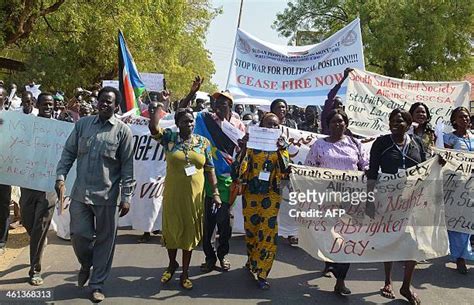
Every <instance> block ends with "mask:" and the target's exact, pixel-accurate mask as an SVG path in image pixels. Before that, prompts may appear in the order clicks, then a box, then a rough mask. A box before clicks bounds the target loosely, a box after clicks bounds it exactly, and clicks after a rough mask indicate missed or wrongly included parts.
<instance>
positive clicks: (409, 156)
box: [367, 109, 426, 305]
mask: <svg viewBox="0 0 474 305" xmlns="http://www.w3.org/2000/svg"><path fill="white" fill-rule="evenodd" d="M389 120H390V122H389V127H390V132H391V133H390V134H388V135H383V136H380V137H378V138H377V139H376V140H375V142H374V144H373V145H372V149H371V150H370V163H369V170H368V171H367V179H368V181H369V187H368V188H369V191H371V190H373V188H374V185H375V182H376V180H377V178H378V172H379V169H380V170H381V171H382V173H384V174H396V173H397V172H398V171H399V170H404V169H407V168H410V167H413V166H416V165H417V164H419V163H421V162H424V161H426V153H425V147H424V145H423V143H422V141H421V139H420V138H419V137H417V136H414V135H409V134H408V133H407V132H408V129H409V128H410V126H411V124H412V117H411V115H410V113H409V112H407V111H405V110H401V109H395V110H393V111H392V112H391V113H390V116H389ZM368 214H369V215H370V216H372V217H373V214H374V211H373V207H372V209H369V211H368ZM392 264H393V262H385V263H384V265H385V285H384V287H382V288H381V290H380V292H381V294H382V296H384V297H386V298H391V299H394V298H395V294H394V292H393V288H392ZM404 265H405V270H404V277H403V284H402V287H401V288H400V294H401V295H403V296H404V297H405V298H407V300H408V301H409V302H410V304H413V305H418V304H421V301H420V299H419V298H418V296H417V295H416V294H415V293H414V292H413V291H412V290H411V289H410V287H411V281H412V278H413V271H414V270H415V266H416V261H405V263H404Z"/></svg>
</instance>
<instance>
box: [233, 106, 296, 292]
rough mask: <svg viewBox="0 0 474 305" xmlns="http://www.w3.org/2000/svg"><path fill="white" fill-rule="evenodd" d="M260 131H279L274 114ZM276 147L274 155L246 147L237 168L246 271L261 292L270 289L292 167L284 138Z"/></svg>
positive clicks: (271, 114) (262, 124)
mask: <svg viewBox="0 0 474 305" xmlns="http://www.w3.org/2000/svg"><path fill="white" fill-rule="evenodd" d="M260 127H265V128H280V120H279V119H278V117H277V116H276V115H275V114H273V113H267V114H265V116H264V117H263V118H262V121H261V123H260ZM244 142H245V141H244ZM277 144H278V150H277V151H273V152H267V151H261V150H256V149H250V148H245V146H244V148H243V150H242V151H241V154H240V158H239V159H240V160H241V161H240V162H239V164H238V165H237V168H238V177H239V179H240V181H241V183H242V184H243V190H242V191H243V196H242V210H243V214H244V229H245V233H246V235H245V242H246V244H247V256H248V259H247V263H246V264H245V267H246V268H247V269H248V270H249V271H250V272H251V273H252V275H253V276H255V275H256V276H257V280H258V282H257V283H258V287H259V288H260V289H268V288H270V284H269V283H268V281H267V277H268V274H269V273H270V270H271V268H272V265H273V261H274V260H275V256H276V250H277V244H276V243H277V238H278V224H277V217H278V211H279V210H280V201H281V192H280V191H281V187H280V182H281V179H282V177H283V176H284V175H286V173H287V168H288V164H289V154H288V151H287V149H286V148H287V144H286V143H285V141H284V140H283V138H280V140H279V141H278V143H277Z"/></svg>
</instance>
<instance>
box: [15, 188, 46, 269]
mask: <svg viewBox="0 0 474 305" xmlns="http://www.w3.org/2000/svg"><path fill="white" fill-rule="evenodd" d="M20 210H21V222H22V223H23V226H24V227H25V229H26V231H27V232H28V235H29V236H30V272H29V275H30V277H32V276H33V275H35V274H38V273H40V272H41V257H42V256H43V250H44V244H45V241H46V235H47V234H48V229H49V225H50V224H51V219H52V218H53V212H54V203H53V202H52V203H49V202H48V200H47V199H46V193H45V192H41V191H35V190H30V189H27V188H21V197H20Z"/></svg>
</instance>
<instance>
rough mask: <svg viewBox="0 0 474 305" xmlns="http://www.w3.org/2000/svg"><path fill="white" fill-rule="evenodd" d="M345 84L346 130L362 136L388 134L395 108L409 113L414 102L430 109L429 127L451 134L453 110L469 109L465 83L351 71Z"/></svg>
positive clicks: (469, 88)
mask: <svg viewBox="0 0 474 305" xmlns="http://www.w3.org/2000/svg"><path fill="white" fill-rule="evenodd" d="M348 79H349V81H348V83H347V93H346V102H345V107H346V108H345V110H346V113H347V115H348V116H349V119H350V123H349V128H350V130H351V131H352V132H354V133H356V134H360V135H363V136H378V135H380V134H383V133H389V128H388V123H389V122H388V121H389V116H390V113H391V112H392V111H393V110H394V109H397V108H401V109H404V110H407V111H408V110H409V109H410V107H411V105H413V104H415V103H416V102H422V103H425V104H426V105H427V106H428V108H429V109H430V113H431V124H432V125H437V124H438V123H444V124H445V127H446V128H445V131H446V132H449V131H451V130H452V128H451V123H450V122H449V118H450V116H451V113H452V111H453V109H454V108H456V107H458V106H465V107H466V108H469V95H470V94H471V86H470V84H469V82H467V81H463V82H427V81H413V80H406V79H398V78H393V77H388V76H383V75H380V74H376V73H372V72H367V71H361V70H357V69H356V70H354V71H352V72H351V73H350V75H349V77H348Z"/></svg>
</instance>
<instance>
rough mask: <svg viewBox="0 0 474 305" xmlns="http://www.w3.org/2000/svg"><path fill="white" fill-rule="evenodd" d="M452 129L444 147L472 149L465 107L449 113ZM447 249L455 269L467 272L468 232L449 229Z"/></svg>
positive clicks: (470, 255) (473, 143)
mask: <svg viewBox="0 0 474 305" xmlns="http://www.w3.org/2000/svg"><path fill="white" fill-rule="evenodd" d="M450 121H451V124H452V125H453V128H454V131H453V132H451V133H448V134H445V135H444V137H443V140H444V147H446V148H451V149H458V150H464V151H474V133H473V132H472V131H471V130H469V128H470V125H471V119H470V114H469V110H468V109H467V108H466V107H457V108H456V109H454V110H453V112H452V113H451V118H450ZM448 238H449V251H450V253H451V257H452V258H453V260H455V261H456V269H457V270H458V272H459V273H461V274H466V273H467V272H468V269H467V266H466V259H471V260H472V259H473V258H474V254H473V253H472V249H471V243H470V241H469V239H470V234H467V233H461V232H455V231H449V230H448Z"/></svg>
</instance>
